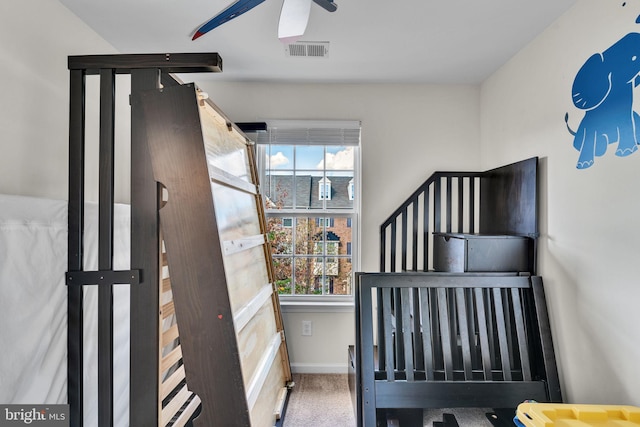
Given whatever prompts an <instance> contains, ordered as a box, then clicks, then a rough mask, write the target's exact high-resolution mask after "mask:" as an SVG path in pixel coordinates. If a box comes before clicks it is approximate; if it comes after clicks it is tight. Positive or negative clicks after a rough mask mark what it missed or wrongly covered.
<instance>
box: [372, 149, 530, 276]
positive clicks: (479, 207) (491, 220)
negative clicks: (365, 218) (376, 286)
mask: <svg viewBox="0 0 640 427" xmlns="http://www.w3.org/2000/svg"><path fill="white" fill-rule="evenodd" d="M537 167H538V158H537V157H532V158H530V159H527V160H523V161H520V162H516V163H512V164H509V165H506V166H502V167H499V168H495V169H491V170H488V171H484V172H435V173H434V174H433V175H431V177H429V178H428V179H427V180H426V181H425V182H424V183H423V184H422V185H420V187H419V188H418V189H417V190H415V191H414V192H413V194H411V195H410V196H409V197H408V198H407V199H406V200H405V201H404V202H403V203H402V204H401V205H400V206H399V207H398V209H396V210H395V211H394V212H393V213H392V214H391V215H390V216H389V217H388V218H387V219H386V220H385V221H384V222H383V223H382V225H381V226H380V271H382V272H403V271H430V270H433V246H434V244H433V233H434V232H444V233H464V234H506V235H515V236H526V237H530V238H532V240H533V245H532V248H531V254H530V255H531V256H530V265H529V269H528V271H529V272H530V273H532V274H535V267H536V259H535V239H536V238H537V236H538V220H537Z"/></svg>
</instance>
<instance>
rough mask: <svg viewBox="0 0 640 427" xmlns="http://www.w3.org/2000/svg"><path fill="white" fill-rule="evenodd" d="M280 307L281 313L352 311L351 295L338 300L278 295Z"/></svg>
mask: <svg viewBox="0 0 640 427" xmlns="http://www.w3.org/2000/svg"><path fill="white" fill-rule="evenodd" d="M280 308H281V309H282V312H283V313H347V312H353V311H354V309H355V307H354V302H353V297H347V298H340V299H339V300H333V299H324V298H321V297H314V298H313V299H309V298H304V297H302V298H298V297H285V298H283V297H282V296H281V297H280Z"/></svg>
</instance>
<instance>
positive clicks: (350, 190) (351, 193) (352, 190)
mask: <svg viewBox="0 0 640 427" xmlns="http://www.w3.org/2000/svg"><path fill="white" fill-rule="evenodd" d="M348 185H349V187H348V188H347V191H348V193H349V200H353V198H354V193H355V183H354V182H353V179H352V180H351V181H349V184H348Z"/></svg>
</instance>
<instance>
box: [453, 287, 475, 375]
mask: <svg viewBox="0 0 640 427" xmlns="http://www.w3.org/2000/svg"><path fill="white" fill-rule="evenodd" d="M456 304H457V308H458V327H459V328H460V341H461V345H462V364H463V366H464V379H465V380H470V379H472V377H473V372H472V369H471V348H470V345H469V343H470V341H469V322H468V321H467V306H466V296H465V290H464V288H456Z"/></svg>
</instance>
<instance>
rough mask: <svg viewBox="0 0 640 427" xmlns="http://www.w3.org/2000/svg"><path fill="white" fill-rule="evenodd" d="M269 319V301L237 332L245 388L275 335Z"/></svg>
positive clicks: (271, 315)
mask: <svg viewBox="0 0 640 427" xmlns="http://www.w3.org/2000/svg"><path fill="white" fill-rule="evenodd" d="M271 319H273V306H272V305H271V300H269V301H267V302H266V303H265V304H264V305H263V306H262V308H261V309H260V310H259V311H258V312H257V313H256V315H255V316H253V318H252V319H251V320H250V321H249V323H248V324H247V326H245V327H244V328H243V329H242V330H241V331H239V332H238V348H239V349H240V360H241V361H242V376H243V377H244V385H245V388H246V387H248V386H249V382H250V381H251V378H253V377H254V376H255V375H256V370H257V368H258V366H259V364H260V360H261V359H262V357H263V355H264V354H265V349H268V348H269V345H270V343H271V341H272V339H273V336H274V335H275V334H276V333H277V331H276V328H275V324H274V323H273V322H272V321H271Z"/></svg>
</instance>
